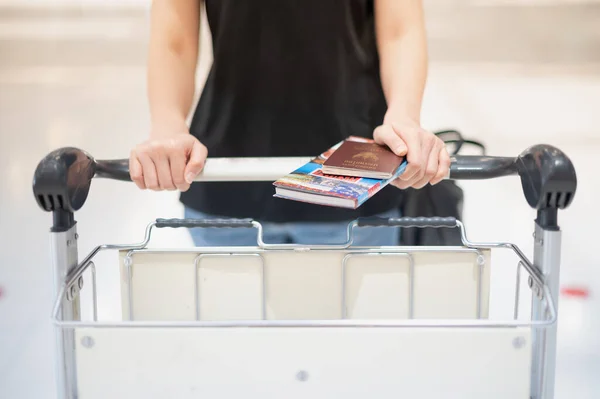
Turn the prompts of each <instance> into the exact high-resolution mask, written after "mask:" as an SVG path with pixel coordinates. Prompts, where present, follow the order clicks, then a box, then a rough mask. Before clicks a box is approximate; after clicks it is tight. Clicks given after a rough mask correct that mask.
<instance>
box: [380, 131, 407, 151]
mask: <svg viewBox="0 0 600 399" xmlns="http://www.w3.org/2000/svg"><path fill="white" fill-rule="evenodd" d="M373 139H374V140H375V142H376V143H377V144H380V145H386V146H388V147H389V149H390V150H392V152H393V153H394V154H396V155H398V156H404V155H406V151H407V146H406V143H405V142H404V140H402V139H401V138H400V136H398V134H396V132H395V131H394V129H393V128H392V127H391V126H390V125H381V126H379V127H377V128H376V129H375V131H373Z"/></svg>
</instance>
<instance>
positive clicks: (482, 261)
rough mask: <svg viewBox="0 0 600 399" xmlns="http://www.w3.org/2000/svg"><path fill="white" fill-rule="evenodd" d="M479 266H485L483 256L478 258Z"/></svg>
mask: <svg viewBox="0 0 600 399" xmlns="http://www.w3.org/2000/svg"><path fill="white" fill-rule="evenodd" d="M477 265H479V266H483V265H485V258H484V257H483V255H479V256H478V257H477Z"/></svg>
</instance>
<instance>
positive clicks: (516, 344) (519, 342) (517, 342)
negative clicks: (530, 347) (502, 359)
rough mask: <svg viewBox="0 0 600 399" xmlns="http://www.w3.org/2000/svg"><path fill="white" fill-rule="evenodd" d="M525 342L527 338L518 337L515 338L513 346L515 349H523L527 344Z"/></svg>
mask: <svg viewBox="0 0 600 399" xmlns="http://www.w3.org/2000/svg"><path fill="white" fill-rule="evenodd" d="M525 343H526V341H525V338H523V337H516V338H515V339H513V342H512V344H513V347H514V348H515V349H521V348H522V347H524V346H525Z"/></svg>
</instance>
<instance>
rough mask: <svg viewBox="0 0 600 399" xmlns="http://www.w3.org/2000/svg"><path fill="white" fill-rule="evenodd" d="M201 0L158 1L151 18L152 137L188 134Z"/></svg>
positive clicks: (149, 97) (150, 80)
mask: <svg viewBox="0 0 600 399" xmlns="http://www.w3.org/2000/svg"><path fill="white" fill-rule="evenodd" d="M200 6H201V0H154V1H153V3H152V9H151V16H150V23H151V28H150V48H149V53H148V71H147V72H148V101H149V106H150V115H151V122H152V136H153V137H164V136H165V135H171V134H177V133H181V132H187V127H186V123H185V121H186V118H187V115H188V113H189V111H190V108H191V106H192V100H193V98H194V89H195V72H196V63H197V59H198V46H199V43H198V42H199V40H198V39H199V28H200Z"/></svg>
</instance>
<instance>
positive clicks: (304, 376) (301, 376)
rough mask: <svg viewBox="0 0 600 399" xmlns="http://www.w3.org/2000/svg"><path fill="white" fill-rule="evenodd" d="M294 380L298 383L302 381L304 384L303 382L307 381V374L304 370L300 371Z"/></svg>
mask: <svg viewBox="0 0 600 399" xmlns="http://www.w3.org/2000/svg"><path fill="white" fill-rule="evenodd" d="M296 379H297V380H298V381H302V382H304V381H306V380H308V373H307V372H306V371H304V370H300V371H298V373H297V374H296Z"/></svg>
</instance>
